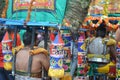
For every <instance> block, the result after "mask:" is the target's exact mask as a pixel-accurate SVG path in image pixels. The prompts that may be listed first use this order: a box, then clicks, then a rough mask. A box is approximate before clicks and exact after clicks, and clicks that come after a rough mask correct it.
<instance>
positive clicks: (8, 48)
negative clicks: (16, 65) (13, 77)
mask: <svg viewBox="0 0 120 80" xmlns="http://www.w3.org/2000/svg"><path fill="white" fill-rule="evenodd" d="M2 53H3V56H4V60H3V62H4V68H5V69H6V70H11V69H12V59H13V56H12V40H11V39H10V37H9V34H8V32H6V33H5V36H4V37H3V40H2Z"/></svg>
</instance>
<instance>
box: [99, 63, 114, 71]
mask: <svg viewBox="0 0 120 80" xmlns="http://www.w3.org/2000/svg"><path fill="white" fill-rule="evenodd" d="M110 66H115V63H113V62H110V63H108V64H107V65H105V66H103V67H99V68H98V69H97V71H98V72H99V73H108V72H109V68H110Z"/></svg>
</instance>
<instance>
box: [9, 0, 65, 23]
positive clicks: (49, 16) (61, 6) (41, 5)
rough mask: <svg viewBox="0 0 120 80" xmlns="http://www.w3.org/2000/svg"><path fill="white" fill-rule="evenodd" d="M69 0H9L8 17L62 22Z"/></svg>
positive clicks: (33, 20)
mask: <svg viewBox="0 0 120 80" xmlns="http://www.w3.org/2000/svg"><path fill="white" fill-rule="evenodd" d="M66 1H67V0H9V5H8V10H7V18H8V19H12V20H28V21H32V22H50V23H61V22H62V19H63V17H64V12H65V7H66Z"/></svg>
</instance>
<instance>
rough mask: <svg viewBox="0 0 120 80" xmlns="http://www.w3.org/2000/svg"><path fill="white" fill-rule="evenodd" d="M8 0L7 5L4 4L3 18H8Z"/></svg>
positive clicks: (6, 0)
mask: <svg viewBox="0 0 120 80" xmlns="http://www.w3.org/2000/svg"><path fill="white" fill-rule="evenodd" d="M8 2H9V1H8V0H5V6H4V9H3V11H2V15H1V17H2V18H6V12H7V8H8Z"/></svg>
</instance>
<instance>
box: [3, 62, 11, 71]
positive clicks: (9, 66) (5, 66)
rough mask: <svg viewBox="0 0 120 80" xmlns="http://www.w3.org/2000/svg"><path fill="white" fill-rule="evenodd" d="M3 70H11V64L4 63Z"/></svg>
mask: <svg viewBox="0 0 120 80" xmlns="http://www.w3.org/2000/svg"><path fill="white" fill-rule="evenodd" d="M4 69H5V70H12V62H5V63H4Z"/></svg>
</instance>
